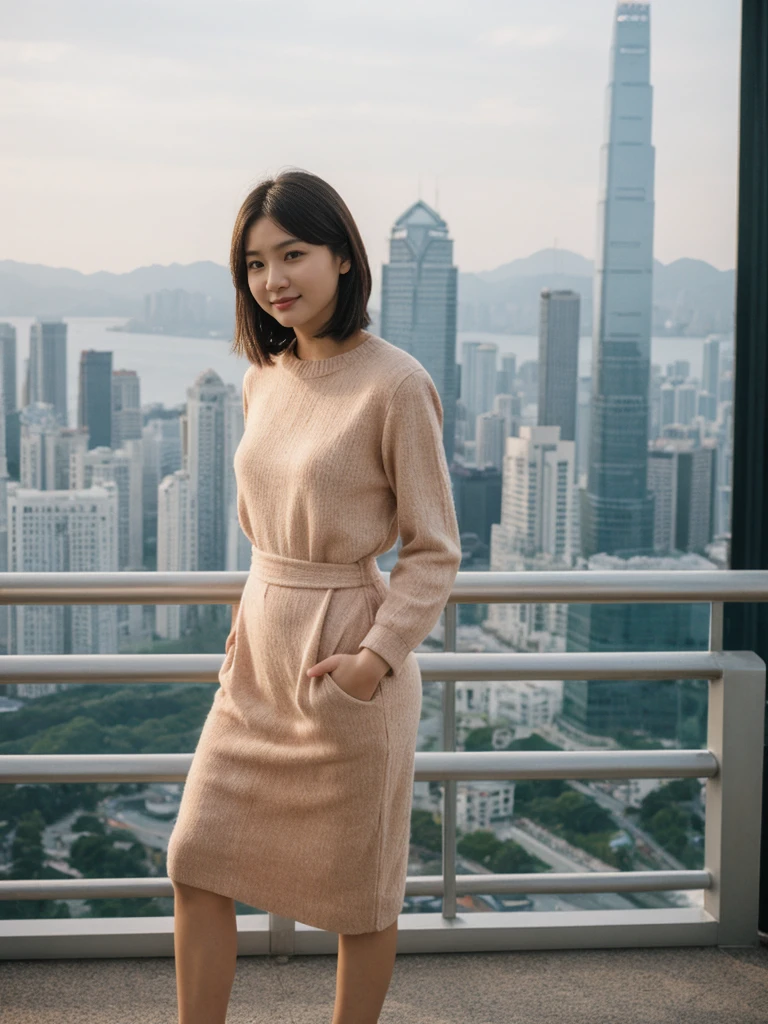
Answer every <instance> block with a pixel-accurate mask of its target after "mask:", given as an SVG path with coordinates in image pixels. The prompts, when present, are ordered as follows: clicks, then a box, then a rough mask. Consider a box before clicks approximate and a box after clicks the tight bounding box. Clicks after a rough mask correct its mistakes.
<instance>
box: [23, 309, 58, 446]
mask: <svg viewBox="0 0 768 1024" xmlns="http://www.w3.org/2000/svg"><path fill="white" fill-rule="evenodd" d="M28 374H29V377H28V381H27V389H26V391H27V395H26V402H25V403H24V404H25V405H26V404H27V403H29V404H31V403H32V402H47V403H48V404H49V405H52V406H53V411H54V414H55V416H56V419H57V420H58V422H59V423H60V424H61V426H62V427H66V426H67V424H68V419H67V325H66V323H65V321H63V320H52V319H47V318H45V319H43V318H38V320H37V321H36V322H35V323H33V324H32V325H31V327H30V328H29V366H28Z"/></svg>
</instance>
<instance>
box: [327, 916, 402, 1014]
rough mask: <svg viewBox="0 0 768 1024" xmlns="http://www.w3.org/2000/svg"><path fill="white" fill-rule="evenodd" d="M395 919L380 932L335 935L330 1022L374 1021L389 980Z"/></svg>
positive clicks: (391, 968) (393, 956)
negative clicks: (336, 942) (334, 987)
mask: <svg viewBox="0 0 768 1024" xmlns="http://www.w3.org/2000/svg"><path fill="white" fill-rule="evenodd" d="M396 947H397V921H393V923H392V924H391V925H390V926H389V927H388V928H385V929H384V930H383V931H380V932H365V933H364V934H362V935H339V954H338V961H337V964H336V1003H335V1005H334V1008H333V1020H332V1021H331V1024H376V1022H377V1021H378V1019H379V1013H380V1012H381V1007H382V1006H383V1004H384V997H385V996H386V994H387V989H388V988H389V983H390V981H391V980H392V971H393V969H394V966H395V952H396Z"/></svg>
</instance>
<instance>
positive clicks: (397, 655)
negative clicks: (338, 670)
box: [358, 623, 411, 676]
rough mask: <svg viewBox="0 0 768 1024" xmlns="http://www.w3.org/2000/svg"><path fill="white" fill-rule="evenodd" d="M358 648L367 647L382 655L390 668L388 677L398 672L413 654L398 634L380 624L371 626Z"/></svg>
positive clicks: (387, 673)
mask: <svg viewBox="0 0 768 1024" xmlns="http://www.w3.org/2000/svg"><path fill="white" fill-rule="evenodd" d="M358 646H360V647H367V648H368V649H369V650H371V651H375V653H376V654H379V655H381V657H382V658H383V659H384V661H386V662H387V664H388V665H389V667H390V668H389V672H386V673H385V675H388V676H389V675H392V674H393V673H394V672H398V671H399V670H400V668H401V667H402V665H403V662H404V661H405V659H406V658H407V657H408V655H409V654H410V653H411V648H410V647H409V646H408V645H407V644H406V643H404V642H403V641H402V640H401V639H400V637H399V636H398V635H397V633H394V632H393V631H392V630H391V629H388V628H387V627H386V626H381V625H379V624H378V623H374V625H373V626H371V628H370V629H369V630H368V632H367V633H366V635H365V636H364V637H363V639H362V640H361V641H360V644H359V645H358Z"/></svg>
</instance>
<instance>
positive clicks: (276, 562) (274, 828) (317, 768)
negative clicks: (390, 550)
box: [167, 547, 422, 934]
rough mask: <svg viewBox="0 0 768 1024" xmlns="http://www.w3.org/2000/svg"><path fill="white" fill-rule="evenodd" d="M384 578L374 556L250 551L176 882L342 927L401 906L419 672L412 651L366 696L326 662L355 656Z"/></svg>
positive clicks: (202, 743)
mask: <svg viewBox="0 0 768 1024" xmlns="http://www.w3.org/2000/svg"><path fill="white" fill-rule="evenodd" d="M386 593H387V586H386V583H385V582H384V579H383V577H382V575H381V573H380V571H379V569H378V566H377V565H376V560H375V558H374V557H373V556H368V557H365V558H362V559H360V560H359V561H357V562H351V563H345V564H339V563H333V562H309V561H306V560H303V559H294V558H287V557H286V556H283V555H275V554H272V553H270V552H265V551H260V550H258V549H257V548H255V547H254V548H253V551H252V561H251V570H250V572H249V574H248V578H247V581H246V584H245V587H244V588H243V593H242V597H241V600H240V608H239V611H238V615H237V618H236V620H235V627H234V639H233V641H232V643H231V645H230V647H229V649H228V651H227V653H226V656H225V659H224V662H223V664H222V667H221V670H220V672H219V683H220V686H219V689H218V690H217V691H216V693H215V696H214V699H213V704H212V706H211V709H210V711H209V713H208V716H207V718H206V720H205V723H204V725H203V729H202V732H201V734H200V739H199V741H198V744H197V748H196V750H195V754H194V757H193V759H192V764H191V766H190V770H189V773H188V775H187V779H186V783H185V786H184V791H183V794H182V800H181V805H180V808H179V813H178V817H177V819H176V822H175V824H174V828H173V832H172V834H171V837H170V840H169V845H168V851H167V870H168V876H169V878H171V879H172V880H174V881H177V882H181V883H186V884H188V885H192V886H197V887H199V888H202V889H207V890H209V891H211V892H216V893H220V894H221V895H224V896H230V897H233V898H234V899H236V900H238V901H240V902H242V903H247V904H249V905H250V906H252V907H255V908H257V909H259V910H263V911H270V912H272V913H275V914H279V915H281V916H282V917H287V918H292V919H293V920H295V921H300V922H302V923H303V924H307V925H311V926H313V927H316V928H323V929H325V930H327V931H333V932H337V933H339V934H359V933H363V932H372V931H381V930H382V929H384V928H386V927H387V926H388V925H390V924H392V923H393V921H395V920H396V919H397V917H398V915H399V913H400V911H401V909H402V905H403V899H404V896H405V882H406V876H407V869H408V847H409V841H410V818H411V807H412V798H413V770H414V757H415V751H416V742H417V735H418V726H419V720H420V717H421V701H422V680H421V672H420V670H419V666H418V661H417V659H416V656H415V654H414V653H413V652H411V654H409V655H408V657H407V658H406V659H405V662H404V663H403V665H402V667H401V668H400V669H399V670H398V671H397V672H394V673H393V674H392V675H386V676H384V677H383V678H382V679H381V681H380V682H379V684H378V686H377V688H376V691H375V693H374V694H373V697H372V698H371V700H368V701H365V700H360V699H358V698H357V697H353V696H352V695H351V694H349V693H347V692H346V691H345V690H343V689H342V688H341V687H340V686H339V685H338V684H337V683H336V682H335V681H334V679H333V678H332V676H331V675H330V674H328V673H325V674H324V675H320V676H313V677H312V678H310V677H309V676H307V675H306V671H307V669H308V668H310V667H311V666H312V665H314V664H316V663H317V662H319V661H322V660H323V659H324V658H327V657H329V656H330V655H332V654H357V653H358V651H359V643H360V641H361V640H362V639H363V637H364V636H365V635H366V633H367V632H368V630H369V629H370V627H371V625H372V624H373V620H374V617H375V615H376V611H377V609H378V607H379V605H380V603H381V601H382V600H383V599H384V597H385V596H386Z"/></svg>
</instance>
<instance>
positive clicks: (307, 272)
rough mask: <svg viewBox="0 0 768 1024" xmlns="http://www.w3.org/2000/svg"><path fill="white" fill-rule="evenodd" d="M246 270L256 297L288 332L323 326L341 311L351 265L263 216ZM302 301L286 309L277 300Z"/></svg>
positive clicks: (253, 230) (249, 245)
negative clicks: (342, 279)
mask: <svg viewBox="0 0 768 1024" xmlns="http://www.w3.org/2000/svg"><path fill="white" fill-rule="evenodd" d="M245 266H246V270H247V272H248V287H249V289H250V292H251V295H253V297H254V299H255V300H256V301H257V302H258V304H259V305H260V306H261V308H262V309H263V310H265V311H266V312H267V313H269V315H270V316H273V317H274V318H275V320H277V321H279V323H281V324H283V325H284V326H286V327H299V326H304V325H305V324H306V325H308V327H312V328H314V327H317V326H319V325H320V324H322V323H323V322H324V321H325V320H327V319H328V317H329V316H331V315H332V313H333V311H334V310H335V308H336V295H337V293H338V287H339V274H340V273H346V272H347V271H348V270H349V268H350V266H351V262H350V261H349V260H342V258H341V257H340V256H335V255H334V254H333V253H332V252H331V250H330V249H329V248H328V246H327V245H310V244H309V243H307V242H302V241H300V240H299V239H297V238H295V237H294V236H293V235H291V234H290V233H289V232H287V231H284V230H283V229H282V228H281V227H280V226H279V225H278V224H276V223H275V222H274V221H273V220H271V219H270V218H269V217H259V219H258V220H256V221H254V223H253V224H251V226H250V228H249V229H248V230H247V231H246V233H245ZM293 296H298V298H297V299H296V301H295V302H292V303H291V304H290V305H288V306H283V307H282V308H281V307H280V306H278V305H275V302H276V300H279V299H283V298H285V299H288V298H292V297H293Z"/></svg>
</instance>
